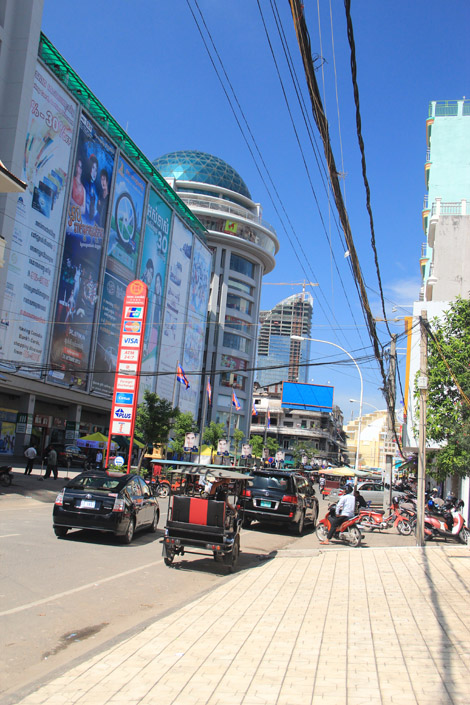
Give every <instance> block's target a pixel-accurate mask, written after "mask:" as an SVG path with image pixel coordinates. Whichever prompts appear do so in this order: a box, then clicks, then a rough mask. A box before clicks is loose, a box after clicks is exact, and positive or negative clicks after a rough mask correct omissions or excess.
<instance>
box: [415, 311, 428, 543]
mask: <svg viewBox="0 0 470 705" xmlns="http://www.w3.org/2000/svg"><path fill="white" fill-rule="evenodd" d="M427 319H428V315H427V311H424V310H423V311H421V316H420V319H419V322H420V326H421V347H420V361H419V378H418V389H419V441H418V446H419V447H418V500H417V516H416V545H417V546H424V492H425V484H424V483H425V479H426V410H427V396H428V333H427V330H426V323H427Z"/></svg>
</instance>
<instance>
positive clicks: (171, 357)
mask: <svg viewBox="0 0 470 705" xmlns="http://www.w3.org/2000/svg"><path fill="white" fill-rule="evenodd" d="M192 242H193V234H192V232H191V231H190V230H188V228H187V227H186V226H185V225H184V224H183V223H182V222H181V220H180V219H179V218H175V219H174V221H173V232H172V236H171V251H170V259H169V264H168V284H167V290H166V297H165V308H164V313H163V325H162V336H161V343H160V357H159V361H158V371H159V372H169V373H173V374H167V375H160V376H159V377H157V388H156V390H157V394H158V395H159V396H160V397H162V398H164V399H169V400H172V398H173V389H174V380H175V377H174V373H175V370H176V361H177V360H182V347H183V340H184V333H185V327H186V325H185V324H186V316H187V313H186V312H187V300H188V288H189V273H190V271H191V253H192V249H193V246H192ZM183 368H184V364H183Z"/></svg>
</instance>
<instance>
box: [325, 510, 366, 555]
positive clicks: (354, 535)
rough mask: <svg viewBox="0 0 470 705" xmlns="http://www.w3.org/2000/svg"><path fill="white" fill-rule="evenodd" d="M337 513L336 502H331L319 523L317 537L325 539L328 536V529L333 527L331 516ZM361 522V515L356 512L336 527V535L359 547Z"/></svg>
mask: <svg viewBox="0 0 470 705" xmlns="http://www.w3.org/2000/svg"><path fill="white" fill-rule="evenodd" d="M335 515H336V502H335V503H334V504H330V506H329V507H328V511H327V513H326V514H325V516H324V517H323V519H321V520H320V521H319V522H318V524H317V537H318V539H319V541H325V540H326V538H327V536H328V531H329V530H330V528H331V522H330V516H331V517H334V516H335ZM361 528H362V527H361V524H360V516H359V514H356V515H355V516H353V517H351V518H350V519H346V521H344V522H343V523H342V524H339V526H337V527H336V530H335V534H334V535H335V537H337V538H340V539H341V540H342V541H344V542H345V543H347V544H349V545H350V546H352V547H353V548H357V547H358V546H359V545H360V543H361V541H362V538H363V537H362V534H361V531H360V529H361Z"/></svg>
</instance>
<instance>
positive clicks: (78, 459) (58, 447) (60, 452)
mask: <svg viewBox="0 0 470 705" xmlns="http://www.w3.org/2000/svg"><path fill="white" fill-rule="evenodd" d="M51 448H54V450H55V451H56V453H57V464H58V466H59V467H63V468H66V467H72V465H75V466H78V467H81V468H83V467H85V463H86V461H87V454H86V453H85V452H84V451H83V448H79V447H78V446H74V445H72V444H70V445H66V444H64V443H50V444H49V445H48V446H47V448H46V449H45V450H44V462H47V455H48V453H49V451H50V450H51Z"/></svg>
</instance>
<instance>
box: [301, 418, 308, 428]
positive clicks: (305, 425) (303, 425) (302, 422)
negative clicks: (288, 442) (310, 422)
mask: <svg viewBox="0 0 470 705" xmlns="http://www.w3.org/2000/svg"><path fill="white" fill-rule="evenodd" d="M300 428H307V422H306V421H305V419H302V421H301V422H300Z"/></svg>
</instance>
